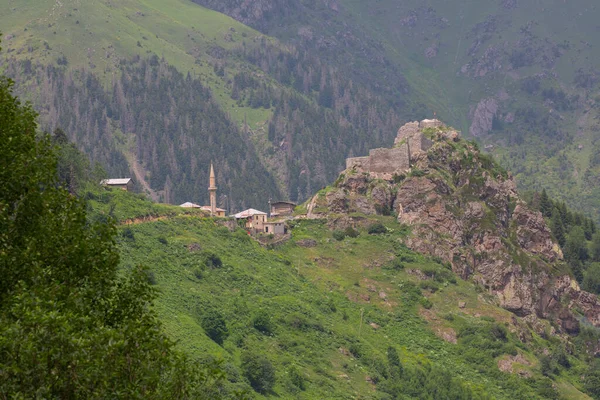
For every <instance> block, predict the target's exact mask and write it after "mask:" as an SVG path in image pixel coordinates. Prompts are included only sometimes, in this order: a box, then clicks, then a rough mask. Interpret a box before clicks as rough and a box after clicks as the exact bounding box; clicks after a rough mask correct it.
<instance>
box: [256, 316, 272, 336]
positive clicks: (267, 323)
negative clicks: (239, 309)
mask: <svg viewBox="0 0 600 400" xmlns="http://www.w3.org/2000/svg"><path fill="white" fill-rule="evenodd" d="M252 326H254V329H256V330H257V331H259V332H262V333H264V334H267V335H269V334H272V333H273V330H274V327H273V323H272V322H271V316H270V315H269V313H268V312H267V311H265V310H259V311H258V312H257V313H256V314H255V315H254V317H253V318H252Z"/></svg>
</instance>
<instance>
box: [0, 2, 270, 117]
mask: <svg viewBox="0 0 600 400" xmlns="http://www.w3.org/2000/svg"><path fill="white" fill-rule="evenodd" d="M10 3H11V4H9V7H11V11H10V12H8V13H2V15H0V26H1V27H2V33H3V34H4V38H3V43H2V45H3V46H2V47H3V49H4V52H3V53H4V57H9V58H12V57H14V58H16V59H33V60H35V61H36V62H40V63H42V64H56V61H57V59H58V58H59V57H62V56H65V57H66V59H67V61H68V66H69V68H71V69H78V68H86V69H92V70H94V71H96V74H97V75H98V77H99V78H100V79H101V80H102V81H103V82H104V83H105V85H106V86H107V88H108V87H110V85H111V84H112V81H113V79H115V78H118V76H119V74H120V72H119V60H120V59H122V58H131V57H133V56H135V55H140V56H142V57H149V56H151V55H154V54H155V55H157V56H158V57H161V58H162V57H164V58H165V59H166V60H167V61H168V62H169V64H171V65H173V66H175V67H176V68H177V69H178V70H179V71H180V72H182V73H184V74H186V73H188V72H189V73H190V74H192V75H193V76H196V77H199V78H200V79H201V80H202V82H203V84H205V85H207V86H209V87H210V88H211V90H212V92H213V94H214V95H215V98H216V99H217V100H218V101H219V103H220V104H221V106H222V107H223V109H225V110H232V105H234V104H235V102H234V101H233V100H231V98H230V94H231V93H230V88H229V86H228V85H227V84H226V81H225V80H224V79H223V78H222V77H220V76H218V75H216V74H215V72H214V70H213V66H212V64H211V60H212V59H213V58H212V57H211V56H210V55H208V54H209V53H210V51H211V49H213V48H223V49H232V48H235V47H238V46H242V43H244V42H246V43H248V44H249V45H251V44H252V43H253V41H254V40H255V39H256V38H258V37H262V36H263V35H261V34H260V33H259V32H257V31H255V30H253V29H251V28H249V27H247V26H245V25H243V24H241V23H239V22H237V21H235V20H234V19H232V18H230V17H228V16H226V15H224V14H221V13H218V12H215V11H212V10H209V9H206V8H203V7H201V6H199V5H196V4H194V3H192V2H190V1H185V0H174V1H168V2H165V1H160V0H123V1H119V2H112V1H108V0H97V1H85V2H81V1H77V0H62V1H60V2H57V1H54V0H41V1H37V0H36V1H33V0H19V1H11V2H10ZM238 68H239V65H237V63H236V62H234V60H230V61H229V62H228V70H229V72H232V73H234V72H235V71H236V70H237V69H238ZM232 111H233V112H231V117H232V118H233V119H234V120H235V121H236V122H238V123H239V124H242V123H243V122H244V119H245V118H246V119H247V120H248V121H250V122H251V124H250V126H251V127H253V126H254V125H255V124H256V123H258V122H261V121H262V122H264V121H266V120H268V119H269V118H270V115H271V114H270V111H266V110H261V109H252V108H250V107H243V108H240V109H235V110H232Z"/></svg>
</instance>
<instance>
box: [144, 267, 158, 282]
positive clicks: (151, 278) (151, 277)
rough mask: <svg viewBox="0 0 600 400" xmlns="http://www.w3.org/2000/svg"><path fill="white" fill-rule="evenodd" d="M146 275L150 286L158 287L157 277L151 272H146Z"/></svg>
mask: <svg viewBox="0 0 600 400" xmlns="http://www.w3.org/2000/svg"><path fill="white" fill-rule="evenodd" d="M145 273H146V279H147V281H148V283H149V284H151V285H156V283H157V282H156V276H154V272H152V271H150V270H145Z"/></svg>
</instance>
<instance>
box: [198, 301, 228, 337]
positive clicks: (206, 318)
mask: <svg viewBox="0 0 600 400" xmlns="http://www.w3.org/2000/svg"><path fill="white" fill-rule="evenodd" d="M200 325H201V326H202V329H204V332H206V335H207V336H208V337H209V338H211V339H212V340H213V341H214V342H215V343H217V344H219V345H221V344H223V341H224V340H225V339H226V338H227V336H228V335H229V331H228V330H227V324H226V323H225V318H223V315H221V313H220V312H218V311H217V310H214V309H210V310H208V311H206V312H205V313H204V315H202V318H201V319H200Z"/></svg>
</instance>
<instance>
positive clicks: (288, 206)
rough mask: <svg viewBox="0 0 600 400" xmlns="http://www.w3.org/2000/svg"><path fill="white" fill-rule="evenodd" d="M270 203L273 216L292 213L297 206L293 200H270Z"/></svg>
mask: <svg viewBox="0 0 600 400" xmlns="http://www.w3.org/2000/svg"><path fill="white" fill-rule="evenodd" d="M269 204H270V208H271V210H270V214H271V217H279V216H284V215H292V214H293V213H294V208H296V203H292V202H291V201H276V202H273V203H271V202H269Z"/></svg>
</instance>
